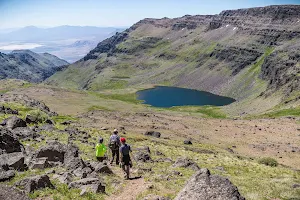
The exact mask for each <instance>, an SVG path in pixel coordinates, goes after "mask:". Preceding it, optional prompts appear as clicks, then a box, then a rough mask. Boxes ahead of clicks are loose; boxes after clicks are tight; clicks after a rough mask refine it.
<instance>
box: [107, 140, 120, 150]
mask: <svg viewBox="0 0 300 200" xmlns="http://www.w3.org/2000/svg"><path fill="white" fill-rule="evenodd" d="M109 148H110V149H111V150H118V149H119V145H118V142H117V140H112V141H111V142H110V144H109Z"/></svg>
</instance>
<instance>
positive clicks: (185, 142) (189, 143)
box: [183, 140, 193, 145]
mask: <svg viewBox="0 0 300 200" xmlns="http://www.w3.org/2000/svg"><path fill="white" fill-rule="evenodd" d="M183 143H184V144H188V145H191V144H193V143H192V141H191V140H184V142H183Z"/></svg>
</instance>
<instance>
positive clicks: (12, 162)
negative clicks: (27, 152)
mask: <svg viewBox="0 0 300 200" xmlns="http://www.w3.org/2000/svg"><path fill="white" fill-rule="evenodd" d="M24 159H25V157H24V154H23V153H22V152H15V153H9V154H2V155H0V167H2V169H4V170H9V169H15V170H19V171H23V170H25V169H26V165H25V164H24Z"/></svg>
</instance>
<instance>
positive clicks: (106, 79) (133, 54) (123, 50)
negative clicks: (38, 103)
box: [47, 5, 300, 110]
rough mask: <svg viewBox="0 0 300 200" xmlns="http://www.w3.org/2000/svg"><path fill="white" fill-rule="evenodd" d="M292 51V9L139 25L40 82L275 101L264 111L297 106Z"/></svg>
mask: <svg viewBox="0 0 300 200" xmlns="http://www.w3.org/2000/svg"><path fill="white" fill-rule="evenodd" d="M299 50H300V6H298V5H286V6H285V5H284V6H268V7H262V8H250V9H239V10H228V11H223V12H221V13H220V14H219V15H197V16H190V15H186V16H183V17H180V18H175V19H169V18H163V19H144V20H141V21H139V22H138V23H136V24H134V25H133V26H132V27H130V28H129V29H127V30H126V31H124V32H122V33H117V34H116V35H114V36H113V37H111V38H109V39H106V40H104V41H103V42H100V43H99V44H98V45H97V47H96V48H95V49H93V50H92V51H91V52H90V53H89V54H87V55H86V56H85V57H84V58H83V59H82V60H80V61H78V62H77V63H75V64H73V65H70V66H69V67H68V68H67V69H66V70H64V71H62V72H59V73H57V74H55V75H54V76H52V77H51V78H50V79H49V80H48V81H47V82H48V83H50V84H54V85H58V86H68V87H75V88H80V89H89V90H101V89H121V88H126V87H130V86H143V85H148V84H162V85H173V86H179V87H187V88H193V89H198V90H205V91H209V92H213V93H216V94H221V95H227V96H230V97H233V98H236V99H237V100H238V102H240V101H244V102H246V101H247V102H249V100H251V101H253V100H255V99H265V98H268V97H269V98H271V101H273V99H276V101H274V102H275V103H271V104H269V103H266V106H263V109H265V110H267V109H270V108H272V107H273V106H274V105H276V104H278V103H281V102H285V103H289V102H295V101H297V100H298V99H299V97H298V96H299V92H297V91H298V90H299V84H298V81H299V77H300V76H299V75H298V74H299V70H300V68H299V67H300V62H299V61H300V60H299ZM238 102H237V104H238ZM265 102H267V101H265ZM244 105H246V104H245V103H244Z"/></svg>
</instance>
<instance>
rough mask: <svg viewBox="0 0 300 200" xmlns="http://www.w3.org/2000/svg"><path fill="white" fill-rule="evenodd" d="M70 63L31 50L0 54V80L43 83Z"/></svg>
mask: <svg viewBox="0 0 300 200" xmlns="http://www.w3.org/2000/svg"><path fill="white" fill-rule="evenodd" d="M68 64H69V63H68V62H67V61H65V60H62V59H60V58H58V57H56V56H54V55H51V54H49V53H43V54H37V53H34V52H32V51H29V50H16V51H13V52H11V53H9V54H3V53H0V79H5V78H11V79H22V80H27V81H30V82H41V81H43V80H45V79H46V78H48V77H49V76H51V75H52V74H54V73H55V72H56V71H58V70H61V69H62V68H63V66H65V65H68Z"/></svg>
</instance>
